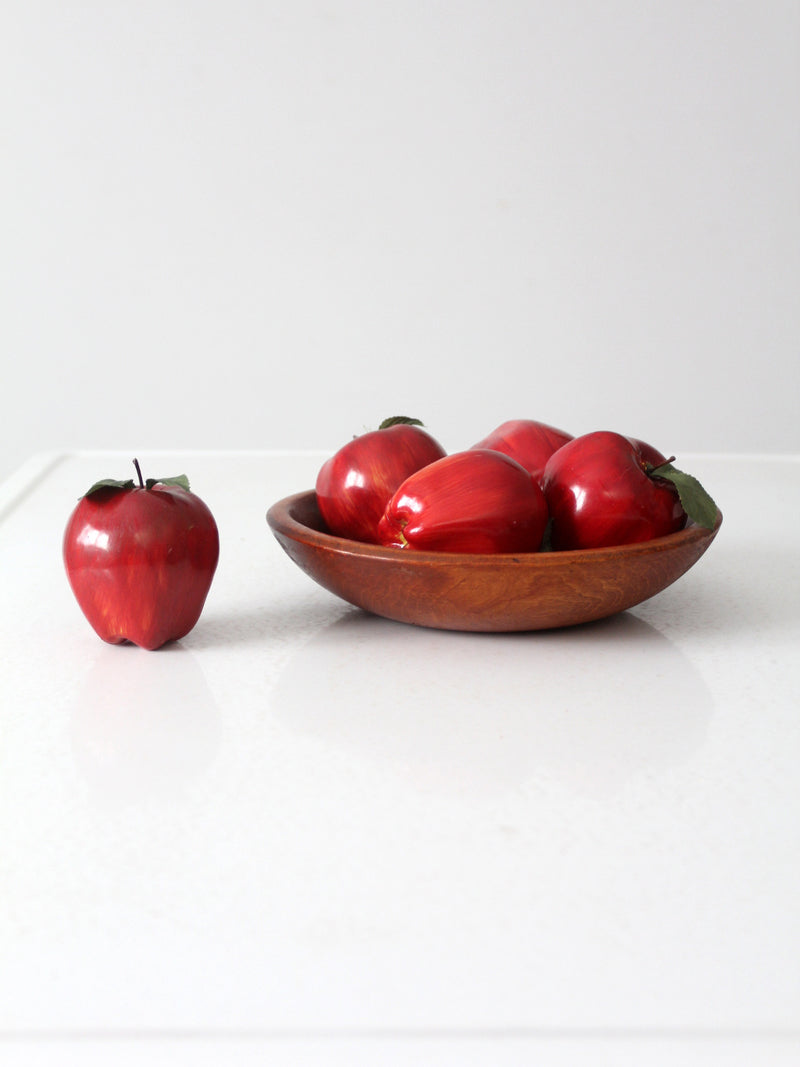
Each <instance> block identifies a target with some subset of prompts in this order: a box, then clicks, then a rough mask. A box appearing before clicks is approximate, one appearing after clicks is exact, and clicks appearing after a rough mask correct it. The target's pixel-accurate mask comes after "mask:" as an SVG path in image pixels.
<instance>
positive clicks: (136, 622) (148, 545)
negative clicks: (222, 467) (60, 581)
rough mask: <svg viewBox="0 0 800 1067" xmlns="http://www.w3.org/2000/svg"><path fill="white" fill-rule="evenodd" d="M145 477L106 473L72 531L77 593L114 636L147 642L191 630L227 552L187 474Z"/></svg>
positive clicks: (68, 548) (71, 573)
mask: <svg viewBox="0 0 800 1067" xmlns="http://www.w3.org/2000/svg"><path fill="white" fill-rule="evenodd" d="M134 463H135V466H136V471H137V475H138V484H134V482H133V481H132V480H130V481H115V480H112V479H104V480H103V481H100V482H97V483H95V485H93V486H92V488H91V489H90V490H89V491H88V492H87V493H86V495H85V496H83V497H82V498H81V500H80V501H79V502H78V504H77V506H76V508H75V510H74V511H73V512H72V515H71V516H70V519H69V522H68V523H67V528H66V530H65V532H64V540H63V557H64V566H65V568H66V571H67V578H68V580H69V584H70V586H71V587H72V591H73V593H74V594H75V598H76V599H77V601H78V604H79V605H80V607H81V610H82V611H83V613H84V615H85V616H86V618H87V619H88V621H89V622H90V624H91V625H92V627H93V628H94V630H95V631H96V633H97V634H98V635H99V636H100V637H101V638H102V639H103V640H104V641H108V642H109V643H110V644H121V643H122V642H123V641H130V642H132V643H133V644H136V645H139V646H141V647H142V648H146V649H156V648H160V647H161V645H163V644H165V643H166V642H167V641H171V640H178V639H179V638H181V637H184V636H185V635H186V634H187V633H189V631H190V630H191V629H192V628H193V627H194V626H195V624H196V623H197V620H198V619H199V618H200V613H201V612H202V610H203V605H204V604H205V600H206V597H207V595H208V591H209V589H210V588H211V581H212V579H213V577H214V572H215V570H216V567H217V562H218V559H219V533H218V530H217V525H216V522H215V521H214V517H213V515H212V514H211V512H210V511H209V509H208V507H207V506H206V505H205V504H204V503H203V501H202V500H201V499H200V497H199V496H197V495H196V494H195V493H193V492H191V490H190V488H189V483H188V481H187V479H186V478H185V476H183V475H181V476H180V477H178V478H165V479H163V480H158V479H148V480H147V482H144V481H143V479H142V474H141V471H140V469H139V464H138V463H137V462H136V461H135V460H134Z"/></svg>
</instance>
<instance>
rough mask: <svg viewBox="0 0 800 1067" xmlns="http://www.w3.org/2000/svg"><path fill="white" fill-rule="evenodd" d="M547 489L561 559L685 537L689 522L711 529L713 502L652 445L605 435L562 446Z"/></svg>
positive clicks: (544, 482) (546, 482) (552, 538)
mask: <svg viewBox="0 0 800 1067" xmlns="http://www.w3.org/2000/svg"><path fill="white" fill-rule="evenodd" d="M542 488H543V489H544V494H545V497H546V499H547V506H548V509H549V511H550V521H551V528H550V542H551V545H552V548H553V549H555V550H556V551H558V550H564V549H586V548H604V547H609V546H611V545H625V544H633V543H635V542H639V541H649V540H651V539H653V538H656V537H663V536H665V535H667V534H671V533H675V532H676V531H678V530H681V529H682V528H683V527H684V526H685V525H686V522H687V518H691V520H692V521H693V522H698V523H700V524H701V525H704V526H709V527H711V526H713V524H714V520H715V518H716V514H717V509H716V505H715V504H714V502H713V500H711V498H710V497H709V496H708V494H707V493H706V492H705V490H704V489H703V488H702V486H700V484H699V483H698V482H697V481H696V479H694V478H692V477H691V476H690V475H686V474H683V473H682V472H681V471H677V470H676V469H675V468H674V467H673V466H672V463H671V461H668V460H667V459H666V458H665V457H664V456H663V455H662V454H661V453H660V452H659V451H658V450H657V449H655V448H653V446H652V445H649V444H647V443H646V442H643V441H638V440H636V439H634V438H630V437H625V436H623V435H622V434H618V433H612V432H609V431H605V430H601V431H597V432H594V433H588V434H584V435H583V436H581V437H576V438H574V439H573V440H572V441H569V442H567V443H566V444H565V445H562V447H561V448H559V449H558V451H557V452H554V453H553V455H552V456H551V457H550V459H549V460H548V461H547V464H546V466H545V470H544V476H543V479H542Z"/></svg>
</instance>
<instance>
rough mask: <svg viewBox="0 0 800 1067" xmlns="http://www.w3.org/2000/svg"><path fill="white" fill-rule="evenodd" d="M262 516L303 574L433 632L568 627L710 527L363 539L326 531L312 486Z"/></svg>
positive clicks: (634, 586)
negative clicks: (547, 537) (545, 540)
mask: <svg viewBox="0 0 800 1067" xmlns="http://www.w3.org/2000/svg"><path fill="white" fill-rule="evenodd" d="M267 522H268V523H269V525H270V527H271V528H272V531H273V533H274V534H275V537H276V538H277V540H278V542H279V544H280V545H281V546H282V547H283V549H284V550H285V551H286V553H287V554H288V555H289V557H290V558H291V559H292V560H293V561H294V562H295V563H296V564H297V565H298V567H300V568H301V570H304V571H305V572H306V574H308V575H309V577H311V578H313V579H314V581H316V582H318V583H319V584H320V585H321V586H324V588H325V589H328V590H329V591H330V592H332V593H335V594H336V595H337V596H339V597H341V598H342V599H343V600H347V601H348V602H349V603H351V604H355V605H356V606H357V607H359V608H363V609H364V610H365V611H369V612H372V613H373V614H375V615H382V616H384V617H385V618H387V619H395V620H396V621H398V622H407V623H414V624H416V625H418V626H430V627H433V628H435V629H439V630H473V631H482V632H504V631H505V632H507V631H512V630H546V629H551V628H554V627H558V626H574V625H576V624H577V623H582V622H591V621H592V620H594V619H602V618H605V617H606V616H608V615H615V614H616V613H617V612H620V611H625V609H626V608H631V607H633V606H634V605H635V604H640V603H641V602H642V601H643V600H647V599H648V598H649V597H652V596H655V594H656V593H660V592H661V590H662V589H666V587H667V586H668V585H671V584H672V583H673V582H674V581H675V580H676V579H678V578H680V577H681V575H683V574H685V573H686V571H688V570H689V568H690V567H691V566H692V565H693V564H694V563H696V562H697V560H698V559H699V558H700V557H701V556H702V555H703V553H704V552H705V550H706V549H707V548H708V546H709V545H710V544H711V542H712V541H713V540H714V537H715V536H716V533H717V530H718V529H719V527H720V524H721V523H722V515H721V514H720V513H719V512H717V521H716V523H715V525H714V528H713V530H707V529H704V528H703V527H700V526H687V527H686V529H684V530H681V531H680V532H679V533H675V534H670V535H669V536H668V537H659V538H657V539H656V540H653V541H644V542H641V543H640V544H635V545H619V546H617V547H614V548H593V549H584V550H581V551H571V552H533V553H522V554H518V555H513V554H510V553H509V554H492V555H474V554H470V553H462V552H458V553H456V552H452V553H451V552H419V551H416V550H410V549H403V548H384V547H382V546H380V545H372V544H362V543H361V542H359V541H350V540H347V539H346V538H343V537H334V536H333V535H332V534H330V533H328V532H327V531H326V528H325V524H324V522H323V520H322V518H321V516H320V513H319V509H318V507H317V498H316V494H315V493H314V492H313V490H311V491H308V492H305V493H297V494H295V495H293V496H289V497H286V498H285V499H284V500H280V501H278V502H277V503H276V504H273V506H272V507H271V508H270V509H269V511H268V512H267Z"/></svg>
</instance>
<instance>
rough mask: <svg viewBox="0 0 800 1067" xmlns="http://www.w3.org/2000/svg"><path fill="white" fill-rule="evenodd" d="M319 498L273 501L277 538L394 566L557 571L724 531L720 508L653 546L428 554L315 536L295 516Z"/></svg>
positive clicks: (270, 514) (311, 494) (310, 494)
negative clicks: (708, 521)
mask: <svg viewBox="0 0 800 1067" xmlns="http://www.w3.org/2000/svg"><path fill="white" fill-rule="evenodd" d="M315 498H316V492H315V490H314V489H306V490H303V491H302V492H299V493H292V494H290V495H289V496H286V497H283V498H282V499H280V500H277V501H275V503H274V504H272V505H271V506H270V508H269V509H268V511H267V522H268V524H269V526H270V528H271V529H272V531H273V532H274V533H283V534H285V535H286V536H287V537H289V538H290V539H291V540H293V541H300V542H303V543H304V544H307V545H311V546H314V547H316V548H321V549H326V550H328V551H331V552H337V553H339V554H345V555H351V556H367V557H371V558H373V559H384V560H387V561H391V562H395V563H406V564H408V563H419V564H424V563H439V564H450V565H451V566H452V565H455V564H461V565H464V564H473V565H479V564H483V565H484V566H485V565H487V564H492V565H493V566H497V567H503V566H508V567H519V566H520V565H527V566H533V567H555V566H563V565H564V564H569V563H572V564H579V563H581V562H587V563H588V562H589V561H593V562H600V561H601V560H611V559H621V558H627V557H631V556H642V555H648V554H654V553H660V552H668V551H670V550H671V549H677V548H680V547H683V546H688V545H691V544H695V543H697V542H702V541H705V540H707V539H709V538H713V537H715V536H716V534H717V531H718V530H719V528H720V526H721V525H722V512H721V511H720V510H719V508H717V516H716V519H715V520H714V525H713V527H710V528H709V527H706V526H698V525H697V524H696V523H692V522H690V523H689V524H688V525H686V526H685V527H684V528H683V529H682V530H678V531H677V532H676V533H672V534H666V535H665V536H663V537H654V538H651V539H650V540H649V541H636V542H634V543H633V544H627V545H610V546H607V547H604V548H572V549H563V550H561V551H550V552H433V551H430V550H429V549H413V550H412V551H409V550H408V549H405V548H395V547H393V546H391V545H376V544H372V543H371V542H369V541H353V540H352V539H350V538H347V537H338V536H337V535H336V534H331V533H327V532H325V531H323V530H316V529H315V528H314V527H313V526H306V525H305V523H302V522H300V521H299V520H298V519H296V518H294V516H293V515H292V509H293V508H294V507H296V506H297V505H298V504H301V503H306V502H309V501H311V500H312V499H315Z"/></svg>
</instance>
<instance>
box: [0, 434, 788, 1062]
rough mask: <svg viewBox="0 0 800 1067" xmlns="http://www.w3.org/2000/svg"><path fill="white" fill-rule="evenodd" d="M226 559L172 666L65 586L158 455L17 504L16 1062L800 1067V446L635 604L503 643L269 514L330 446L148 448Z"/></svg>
mask: <svg viewBox="0 0 800 1067" xmlns="http://www.w3.org/2000/svg"><path fill="white" fill-rule="evenodd" d="M139 458H140V459H141V461H142V466H143V468H144V471H145V474H146V475H147V474H152V475H164V476H166V475H172V474H179V473H182V472H185V473H187V474H188V475H189V477H190V479H191V481H192V485H193V488H194V489H195V490H196V491H197V493H198V494H199V495H200V496H201V497H202V498H203V499H204V500H205V501H206V503H207V504H208V505H209V507H210V508H211V510H212V511H213V512H214V514H215V516H216V518H217V522H218V525H219V528H220V537H221V546H222V547H221V558H220V565H219V569H218V571H217V575H216V577H215V580H214V585H213V586H212V590H211V593H210V595H209V598H208V601H207V603H206V607H205V611H204V613H203V616H202V617H201V619H200V622H199V623H198V625H197V627H196V628H195V630H194V631H192V633H191V634H189V635H188V636H187V637H186V638H185V639H184V640H182V641H181V642H179V643H178V644H176V645H173V646H168V647H165V648H164V649H162V650H161V651H159V652H145V651H143V650H141V649H138V648H135V647H133V646H110V645H105V644H103V643H102V642H101V641H100V640H99V638H97V637H96V636H95V634H94V632H93V631H92V630H91V629H90V627H89V625H88V623H87V622H86V621H85V620H84V618H83V616H82V615H81V613H80V611H79V609H78V607H77V604H76V603H75V601H74V600H73V598H72V594H71V592H70V590H69V587H68V585H67V581H66V577H65V575H64V571H63V567H62V562H61V535H62V532H63V529H64V526H65V524H66V520H67V517H68V515H69V513H70V511H71V510H72V508H73V506H74V504H75V502H76V500H77V498H78V497H79V496H80V495H81V493H83V492H84V491H85V489H86V488H88V486H89V485H90V484H91V483H92V482H94V481H95V480H97V479H98V478H100V477H128V476H129V475H130V473H131V471H132V465H131V462H130V457H128V456H127V455H120V454H95V453H79V454H64V455H57V456H40V457H35V458H34V459H32V460H31V462H30V463H29V464H27V465H26V466H25V467H24V468H23V469H22V470H20V471H19V472H18V473H17V474H16V475H15V476H14V477H13V478H12V479H10V480H9V481H8V482H7V483H6V484H5V485H4V486H3V487H1V488H0V559H1V560H2V568H3V571H2V573H3V594H2V612H1V613H0V627H1V630H0V656H2V671H1V672H0V702H1V705H0V706H1V707H2V711H1V712H0V847H1V849H2V851H1V852H0V892H1V893H2V907H1V908H0V1060H2V1061H3V1062H4V1063H10V1064H24V1065H26V1067H27V1065H31V1064H37V1065H38V1064H48V1065H50V1064H59V1065H72V1064H80V1065H81V1067H87V1065H90V1067H92V1065H94V1064H95V1063H97V1064H101V1063H102V1064H104V1065H108V1064H112V1063H113V1064H114V1065H118V1064H121V1065H126V1064H129V1063H137V1064H138V1063H147V1064H159V1063H164V1064H183V1063H186V1064H189V1063H191V1064H192V1065H201V1067H202V1065H205V1064H219V1063H226V1064H228V1063H229V1064H240V1063H241V1064H247V1065H249V1064H251V1063H252V1064H256V1063H258V1064H263V1063H266V1062H269V1063H280V1064H288V1065H290V1067H293V1065H295V1064H303V1065H306V1064H314V1065H316V1064H325V1065H331V1064H333V1065H339V1064H346V1065H348V1067H359V1065H361V1064H365V1065H366V1064H369V1065H383V1064H387V1065H394V1064H415V1065H416V1064H424V1065H426V1067H427V1065H433V1067H438V1065H441V1064H447V1065H450V1064H454V1065H456V1064H457V1065H458V1067H470V1065H473V1064H480V1065H484V1064H485V1065H489V1064H491V1065H492V1067H504V1065H507V1064H533V1063H536V1064H556V1065H561V1064H565V1065H566V1064H569V1065H582V1064H592V1065H593V1067H597V1065H598V1064H600V1065H602V1064H614V1065H622V1067H625V1065H628V1064H636V1065H637V1067H641V1065H647V1067H658V1065H661V1064H673V1063H674V1064H681V1065H682V1067H683V1065H687V1064H688V1065H693V1064H703V1065H706V1064H714V1065H716V1064H736V1065H739V1064H741V1065H745V1064H746V1065H747V1067H751V1065H753V1064H755V1063H758V1064H769V1065H772V1064H797V1063H800V903H799V902H800V833H799V832H798V831H799V830H800V773H798V767H800V656H798V654H797V650H798V644H799V641H798V639H799V638H800V581H799V579H800V568H799V567H798V530H799V529H800V459H798V458H797V457H794V458H791V457H783V458H778V457H772V458H770V457H749V458H747V457H713V456H682V457H680V459H681V464H680V465H681V466H683V468H684V469H687V470H690V471H691V472H692V473H694V474H696V475H697V476H698V477H700V479H701V480H702V481H703V483H704V484H705V485H706V487H707V488H708V489H709V491H710V492H711V493H712V495H714V496H715V498H716V499H717V502H718V504H719V505H720V507H721V509H722V511H723V513H724V522H723V525H722V529H721V531H720V533H719V535H718V537H717V539H716V541H715V542H714V543H713V545H712V546H711V547H710V549H709V550H708V552H707V554H706V555H705V556H704V557H703V558H702V559H701V560H700V561H699V562H698V563H697V565H696V566H695V567H694V568H693V569H692V570H691V571H690V572H689V573H688V574H687V575H685V576H684V577H683V578H682V579H681V580H680V581H678V582H677V583H676V584H675V585H673V586H672V587H670V588H669V589H667V590H666V591H665V592H663V593H661V594H660V595H659V596H657V597H655V598H653V599H652V600H650V601H649V602H647V603H645V604H643V605H641V606H640V607H638V608H636V609H634V610H632V611H629V612H627V613H625V614H623V615H620V616H617V617H615V618H613V619H610V620H607V621H605V622H601V623H596V624H593V625H590V626H585V627H579V628H574V629H571V630H562V631H558V632H547V633H534V634H516V635H480V634H458V633H447V632H441V631H434V630H425V629H421V628H416V627H410V626H404V625H401V624H398V623H392V622H388V621H386V620H383V619H379V618H376V617H373V616H369V615H367V614H365V613H362V612H360V611H359V610H357V609H355V608H352V607H350V606H349V605H347V604H345V603H344V602H342V601H339V600H337V599H336V598H335V597H334V596H332V595H331V594H330V593H328V592H326V591H325V590H323V589H321V588H320V587H318V586H316V585H315V584H314V583H313V582H312V581H311V580H310V579H309V578H308V577H307V576H306V575H305V574H303V573H302V572H301V571H300V570H299V569H297V568H296V567H295V566H294V565H293V564H292V563H291V561H290V560H289V559H288V557H287V556H285V555H284V554H283V552H282V551H281V549H280V547H279V546H278V544H277V542H276V541H275V540H274V538H273V536H272V534H271V533H270V531H269V529H268V527H267V525H266V521H265V513H266V510H267V507H268V506H269V504H271V503H272V502H273V501H275V500H276V499H278V498H279V497H282V496H285V495H287V494H289V493H291V492H295V491H299V490H301V489H306V488H310V487H311V486H313V482H314V478H315V475H316V471H317V469H318V467H319V465H320V463H321V462H322V459H323V458H324V457H323V455H322V454H321V453H293V454H281V453H263V454H253V453H229V454H219V455H217V454H209V453H193V454H181V455H179V454H174V453H173V454H169V453H162V454H159V455H155V454H153V455H143V456H140V457H139Z"/></svg>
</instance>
